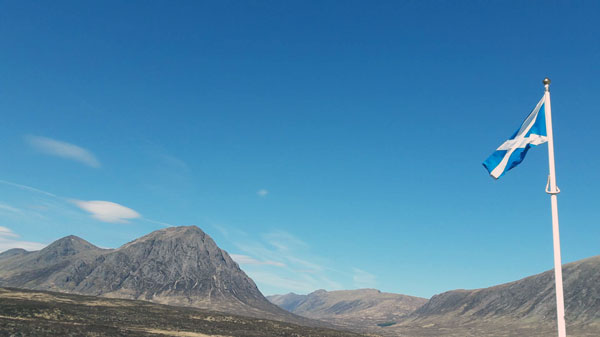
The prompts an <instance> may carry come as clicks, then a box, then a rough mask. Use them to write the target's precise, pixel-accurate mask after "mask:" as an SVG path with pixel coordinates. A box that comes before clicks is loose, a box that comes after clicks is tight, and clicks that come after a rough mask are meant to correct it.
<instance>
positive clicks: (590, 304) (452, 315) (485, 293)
mask: <svg viewBox="0 0 600 337" xmlns="http://www.w3.org/2000/svg"><path fill="white" fill-rule="evenodd" d="M563 285H564V298H565V312H566V317H565V319H566V321H567V324H568V325H569V324H570V325H586V324H597V323H600V256H595V257H591V258H588V259H584V260H580V261H577V262H573V263H569V264H566V265H564V266H563ZM490 319H495V320H504V321H522V322H523V321H530V322H544V323H546V324H548V325H551V326H553V325H554V324H555V323H556V296H555V289H554V271H553V270H549V271H546V272H544V273H541V274H538V275H534V276H530V277H527V278H524V279H521V280H518V281H514V282H510V283H506V284H502V285H498V286H494V287H490V288H484V289H475V290H453V291H448V292H445V293H442V294H439V295H435V296H433V297H432V298H431V299H430V300H429V301H428V302H427V303H426V304H425V305H423V306H422V307H421V308H419V309H417V310H416V311H415V312H413V313H412V314H411V315H410V316H409V318H408V320H407V322H418V323H426V322H431V323H433V322H438V323H439V322H444V321H454V322H457V321H484V320H490ZM598 332H599V334H600V330H598Z"/></svg>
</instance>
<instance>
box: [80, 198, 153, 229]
mask: <svg viewBox="0 0 600 337" xmlns="http://www.w3.org/2000/svg"><path fill="white" fill-rule="evenodd" d="M72 202H73V203H74V204H75V205H77V207H79V208H81V209H83V210H84V211H87V212H89V213H90V214H91V215H92V217H93V218H95V219H98V220H100V221H104V222H112V223H129V221H128V220H129V219H136V218H139V217H141V215H140V214H139V213H138V212H136V211H134V210H133V209H131V208H128V207H125V206H123V205H119V204H117V203H114V202H111V201H104V200H91V201H84V200H72Z"/></svg>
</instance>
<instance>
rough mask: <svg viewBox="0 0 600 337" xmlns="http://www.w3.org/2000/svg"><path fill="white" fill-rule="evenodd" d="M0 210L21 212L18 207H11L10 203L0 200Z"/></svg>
mask: <svg viewBox="0 0 600 337" xmlns="http://www.w3.org/2000/svg"><path fill="white" fill-rule="evenodd" d="M0 211H8V212H11V213H19V214H20V213H23V211H21V210H20V209H18V208H16V207H13V206H11V205H8V204H5V203H2V202H0Z"/></svg>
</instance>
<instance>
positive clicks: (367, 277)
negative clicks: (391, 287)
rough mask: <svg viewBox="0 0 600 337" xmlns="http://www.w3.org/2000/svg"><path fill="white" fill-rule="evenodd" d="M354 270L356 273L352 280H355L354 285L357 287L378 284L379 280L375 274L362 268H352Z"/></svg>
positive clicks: (372, 286)
mask: <svg viewBox="0 0 600 337" xmlns="http://www.w3.org/2000/svg"><path fill="white" fill-rule="evenodd" d="M352 270H353V271H354V275H353V276H352V280H353V281H354V286H355V287H357V288H375V286H376V285H377V280H376V277H375V275H373V274H371V273H369V272H366V271H364V270H362V269H358V268H352Z"/></svg>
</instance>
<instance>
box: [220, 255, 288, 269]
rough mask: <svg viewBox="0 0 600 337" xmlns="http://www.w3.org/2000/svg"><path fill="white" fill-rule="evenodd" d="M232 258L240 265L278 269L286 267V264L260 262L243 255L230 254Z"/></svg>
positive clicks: (268, 261)
mask: <svg viewBox="0 0 600 337" xmlns="http://www.w3.org/2000/svg"><path fill="white" fill-rule="evenodd" d="M229 255H230V256H231V258H232V259H233V260H234V261H235V262H237V263H239V264H253V265H267V266H276V267H285V263H282V262H277V261H271V260H267V261H259V260H257V259H255V258H253V257H251V256H248V255H241V254H229Z"/></svg>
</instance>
